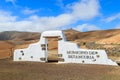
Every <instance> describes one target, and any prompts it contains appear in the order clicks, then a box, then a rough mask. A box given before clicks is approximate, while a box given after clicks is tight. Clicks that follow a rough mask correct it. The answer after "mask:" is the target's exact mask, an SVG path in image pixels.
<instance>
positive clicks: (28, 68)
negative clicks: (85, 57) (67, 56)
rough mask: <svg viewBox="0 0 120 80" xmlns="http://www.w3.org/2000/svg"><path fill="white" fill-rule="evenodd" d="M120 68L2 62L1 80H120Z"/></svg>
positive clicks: (0, 67)
mask: <svg viewBox="0 0 120 80" xmlns="http://www.w3.org/2000/svg"><path fill="white" fill-rule="evenodd" d="M119 76H120V67H115V66H103V65H84V64H54V63H53V64H52V63H40V62H13V61H11V60H0V80H120V77H119Z"/></svg>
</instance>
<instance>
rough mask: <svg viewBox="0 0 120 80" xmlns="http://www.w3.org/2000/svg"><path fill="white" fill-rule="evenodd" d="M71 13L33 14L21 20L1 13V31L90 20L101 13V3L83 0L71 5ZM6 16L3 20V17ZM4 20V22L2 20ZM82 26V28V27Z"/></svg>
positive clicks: (55, 26)
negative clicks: (47, 15) (46, 15)
mask: <svg viewBox="0 0 120 80" xmlns="http://www.w3.org/2000/svg"><path fill="white" fill-rule="evenodd" d="M69 7H70V8H71V12H70V13H63V14H60V15H58V16H49V17H39V16H36V15H31V16H30V17H28V18H25V19H23V20H21V21H18V20H17V17H16V16H12V15H11V14H5V13H3V14H0V15H2V16H1V18H0V31H3V30H18V31H38V32H41V31H44V30H51V29H57V28H60V27H65V26H68V25H70V24H74V23H76V22H77V21H80V20H88V19H92V18H94V17H96V16H97V15H98V14H99V4H98V1H97V0H81V1H79V2H76V3H74V4H72V5H70V6H69ZM25 12H26V13H28V14H30V13H31V14H32V13H34V11H32V10H26V11H25ZM3 17H5V18H4V19H3V20H2V18H3ZM1 21H2V22H1ZM83 26H84V27H83ZM80 27H81V28H80ZM76 28H79V29H81V30H84V29H85V30H93V29H97V27H95V26H93V25H88V24H84V25H82V26H80V25H79V26H78V27H76Z"/></svg>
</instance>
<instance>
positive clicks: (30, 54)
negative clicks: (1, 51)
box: [14, 31, 117, 65]
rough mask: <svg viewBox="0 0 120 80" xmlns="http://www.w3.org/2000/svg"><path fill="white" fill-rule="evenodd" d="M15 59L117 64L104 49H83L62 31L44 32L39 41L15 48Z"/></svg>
mask: <svg viewBox="0 0 120 80" xmlns="http://www.w3.org/2000/svg"><path fill="white" fill-rule="evenodd" d="M14 61H39V62H50V61H56V62H58V63H83V64H103V65H117V63H116V62H114V61H112V60H111V59H108V56H107V54H106V52H105V51H104V50H89V49H88V50H87V49H81V48H79V46H78V45H77V44H75V43H72V42H68V41H66V38H65V36H64V34H63V32H62V31H45V32H43V33H42V34H41V38H40V41H38V42H37V43H33V44H30V45H29V47H28V48H25V49H17V50H15V51H14Z"/></svg>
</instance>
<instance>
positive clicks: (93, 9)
mask: <svg viewBox="0 0 120 80" xmlns="http://www.w3.org/2000/svg"><path fill="white" fill-rule="evenodd" d="M69 7H71V8H72V9H73V12H72V15H73V16H74V17H75V18H78V19H81V20H87V19H91V18H93V17H95V16H97V15H99V3H98V1H97V0H81V1H79V2H76V3H74V4H72V5H71V6H70V5H69Z"/></svg>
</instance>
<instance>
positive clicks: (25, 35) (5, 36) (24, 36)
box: [0, 31, 40, 40]
mask: <svg viewBox="0 0 120 80" xmlns="http://www.w3.org/2000/svg"><path fill="white" fill-rule="evenodd" d="M39 38H40V33H35V32H18V31H5V32H1V33H0V40H34V39H39Z"/></svg>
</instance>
